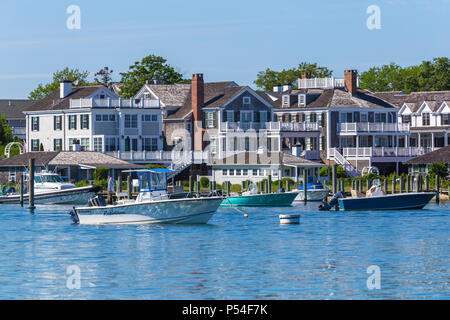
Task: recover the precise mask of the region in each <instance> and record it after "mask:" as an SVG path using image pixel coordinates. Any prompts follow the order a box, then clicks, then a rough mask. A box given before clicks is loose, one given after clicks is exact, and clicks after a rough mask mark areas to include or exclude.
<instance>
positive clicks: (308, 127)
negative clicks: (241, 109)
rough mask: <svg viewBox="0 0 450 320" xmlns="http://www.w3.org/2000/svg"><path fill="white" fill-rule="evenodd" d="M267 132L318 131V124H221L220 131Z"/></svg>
mask: <svg viewBox="0 0 450 320" xmlns="http://www.w3.org/2000/svg"><path fill="white" fill-rule="evenodd" d="M250 129H253V130H267V131H275V132H279V131H289V132H290V131H319V123H318V122H223V123H221V124H220V130H221V131H223V132H225V131H239V130H242V131H247V130H250Z"/></svg>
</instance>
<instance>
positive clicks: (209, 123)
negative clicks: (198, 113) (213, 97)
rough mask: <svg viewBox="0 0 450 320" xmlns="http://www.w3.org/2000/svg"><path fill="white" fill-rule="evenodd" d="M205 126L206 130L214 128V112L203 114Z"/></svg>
mask: <svg viewBox="0 0 450 320" xmlns="http://www.w3.org/2000/svg"><path fill="white" fill-rule="evenodd" d="M205 126H206V128H215V127H216V113H215V112H205Z"/></svg>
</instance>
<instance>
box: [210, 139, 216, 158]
mask: <svg viewBox="0 0 450 320" xmlns="http://www.w3.org/2000/svg"><path fill="white" fill-rule="evenodd" d="M210 152H211V153H212V154H216V153H217V139H216V138H211V142H210Z"/></svg>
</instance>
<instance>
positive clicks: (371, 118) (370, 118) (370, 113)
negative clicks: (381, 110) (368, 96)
mask: <svg viewBox="0 0 450 320" xmlns="http://www.w3.org/2000/svg"><path fill="white" fill-rule="evenodd" d="M373 121H374V119H373V112H369V122H371V123H373Z"/></svg>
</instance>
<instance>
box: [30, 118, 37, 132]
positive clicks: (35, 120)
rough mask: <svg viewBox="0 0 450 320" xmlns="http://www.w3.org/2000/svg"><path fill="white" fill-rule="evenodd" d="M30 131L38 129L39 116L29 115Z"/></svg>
mask: <svg viewBox="0 0 450 320" xmlns="http://www.w3.org/2000/svg"><path fill="white" fill-rule="evenodd" d="M31 131H39V117H31Z"/></svg>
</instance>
